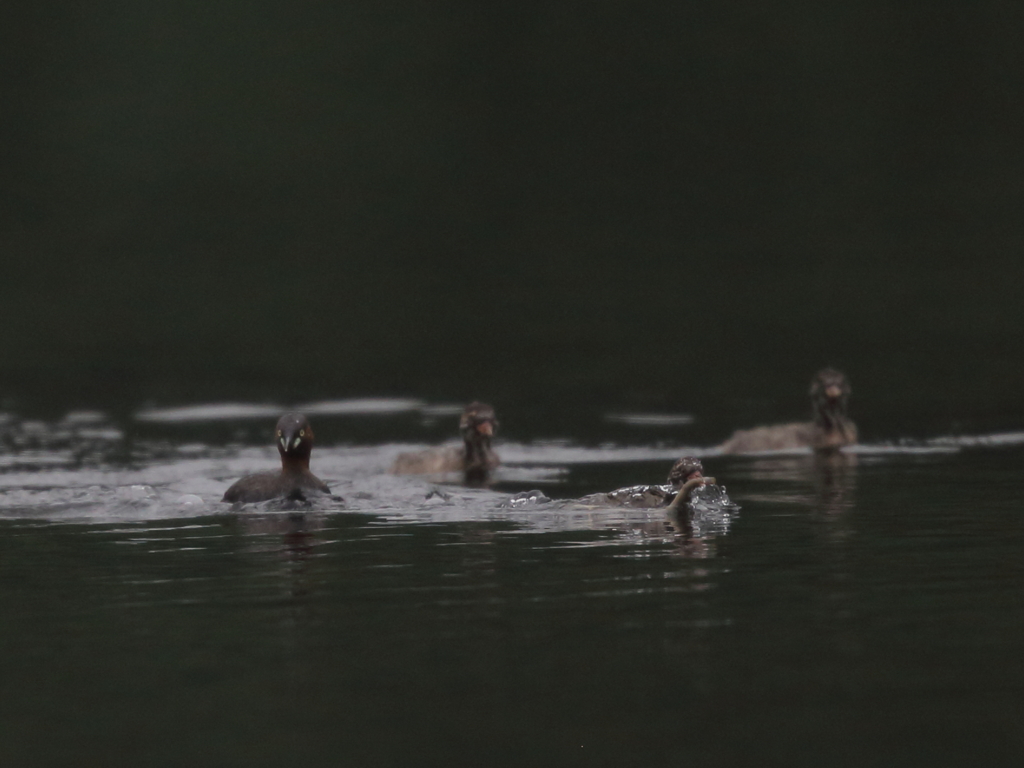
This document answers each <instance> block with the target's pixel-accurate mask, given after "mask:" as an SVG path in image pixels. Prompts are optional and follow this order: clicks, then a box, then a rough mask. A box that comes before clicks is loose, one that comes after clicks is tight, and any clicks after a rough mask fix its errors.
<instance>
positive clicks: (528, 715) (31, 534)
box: [0, 401, 1024, 766]
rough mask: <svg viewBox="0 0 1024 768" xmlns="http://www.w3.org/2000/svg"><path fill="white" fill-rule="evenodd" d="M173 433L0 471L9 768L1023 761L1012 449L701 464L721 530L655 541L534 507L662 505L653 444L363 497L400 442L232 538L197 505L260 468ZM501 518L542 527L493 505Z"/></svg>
mask: <svg viewBox="0 0 1024 768" xmlns="http://www.w3.org/2000/svg"><path fill="white" fill-rule="evenodd" d="M377 405H378V406H380V402H379V401H378V403H377ZM385 405H387V404H386V403H385ZM390 405H391V406H392V407H396V408H398V409H401V408H404V407H407V405H403V404H401V403H394V402H392V403H391V404H390ZM345 407H348V406H346V405H345V404H338V403H335V404H333V408H334V410H336V411H337V410H339V409H343V408H345ZM353 407H355V408H357V409H362V410H363V411H366V410H367V409H368V406H367V404H366V403H362V404H355V405H354V406H353ZM214 410H215V412H219V413H222V414H223V413H225V412H226V409H223V408H221V409H214ZM442 410H443V409H442ZM192 416H193V417H194V416H195V413H194V412H193V414H192ZM170 417H173V418H174V419H179V420H178V421H172V422H169V423H167V424H165V425H164V427H163V429H165V430H171V429H177V430H178V437H177V439H176V440H171V439H169V438H167V437H166V436H164V437H154V436H150V437H148V438H146V439H143V438H141V437H140V438H137V439H136V441H135V442H134V444H133V446H132V448H131V449H130V450H129V449H128V448H126V447H125V446H124V445H123V443H124V432H126V431H131V430H130V429H125V430H119V429H118V428H116V427H115V426H114V425H112V424H110V423H107V422H105V421H103V420H102V419H101V418H100V416H99V415H93V416H92V417H90V416H89V415H88V414H77V415H75V416H74V417H73V418H72V419H71V425H72V426H69V425H68V423H65V424H64V425H53V424H49V425H46V424H36V425H34V427H33V429H34V433H33V434H34V435H35V439H36V440H37V441H38V443H39V444H40V445H41V444H42V443H45V442H46V441H47V440H50V441H55V440H58V439H60V440H65V441H66V444H65V445H64V447H63V448H58V447H55V446H50V447H37V448H35V449H34V450H29V449H26V448H19V449H18V450H13V451H10V450H9V451H8V452H7V453H5V454H3V458H4V459H5V462H6V463H5V467H4V471H3V473H2V474H0V481H2V485H3V487H2V492H0V503H2V504H3V509H2V510H0V615H2V616H3V621H2V622H0V659H3V661H2V663H0V668H2V670H3V680H4V695H3V697H0V722H2V723H3V730H4V737H3V739H2V740H0V762H2V763H3V765H5V766H6V765H11V766H20V765H67V764H71V763H75V764H77V763H80V762H82V761H83V760H88V761H95V760H100V761H105V762H110V763H115V764H130V765H168V766H171V765H184V764H189V765H225V764H233V765H268V766H270V765H336V764H339V763H346V764H347V763H353V764H373V765H408V764H449V763H452V762H455V763H457V764H462V763H465V764H475V765H523V764H540V765H577V764H578V765H585V764H586V765H589V764H602V765H604V764H607V765H611V764H623V763H629V764H644V765H678V764H680V763H682V762H686V763H693V764H697V765H747V764H766V765H807V766H817V765H822V764H828V765H850V766H863V765H892V764H894V763H899V764H901V765H922V766H925V765H927V766H935V765H962V764H965V763H972V764H973V763H977V762H984V763H988V764H1007V763H1010V762H1012V761H1014V760H1015V759H1019V757H1020V755H1021V754H1022V751H1024V728H1022V726H1021V721H1020V717H1019V712H1020V708H1021V703H1022V699H1024V665H1022V663H1021V658H1022V653H1024V634H1022V632H1021V628H1022V627H1024V603H1022V602H1021V600H1020V595H1021V590H1022V588H1024V569H1022V568H1021V566H1020V563H1021V562H1022V557H1024V518H1021V515H1020V502H1019V489H1020V487H1021V479H1022V475H1021V469H1020V468H1021V459H1022V454H1021V449H1020V444H1021V441H1022V439H1024V438H1022V436H1021V435H1020V434H1012V435H1011V434H1006V435H996V436H989V437H987V438H985V439H984V440H982V441H981V444H980V445H978V444H975V445H971V444H970V442H971V441H963V440H956V439H953V438H950V439H944V440H937V441H932V442H930V443H928V444H920V443H919V444H906V443H905V444H903V445H902V446H897V445H881V444H879V445H867V446H864V447H862V448H861V449H860V450H858V451H857V452H855V453H852V454H850V455H849V456H847V457H845V458H844V459H843V460H842V461H837V462H824V463H823V462H820V461H816V460H815V459H814V458H813V457H811V456H808V455H763V456H758V457H724V456H718V457H716V456H715V454H714V451H713V450H708V449H704V451H703V453H704V454H705V466H706V468H708V469H709V471H711V472H713V473H714V474H715V475H716V476H717V477H718V479H719V482H722V483H726V484H727V486H728V489H729V494H730V496H731V497H732V498H733V499H734V500H735V501H736V502H738V503H739V504H740V505H741V507H742V508H741V510H740V511H739V512H738V513H737V514H735V515H734V516H733V518H732V521H731V524H729V525H727V526H725V527H718V528H713V529H705V530H703V531H701V530H700V529H698V530H696V532H694V531H690V532H687V531H686V530H684V529H680V528H679V527H675V526H673V525H671V524H670V523H669V522H668V521H667V519H666V517H665V514H664V513H663V512H662V511H661V510H623V509H595V508H580V507H574V506H572V505H569V506H566V505H564V504H563V503H559V502H557V500H558V499H568V498H572V497H577V496H580V495H583V494H585V493H590V492H594V491H598V490H607V489H610V488H612V487H615V486H616V485H622V484H624V483H627V482H660V481H661V480H662V478H663V476H664V473H665V472H666V470H667V468H668V466H669V465H670V464H671V459H672V457H674V456H676V455H678V454H679V453H680V452H682V451H688V450H692V449H691V448H686V447H685V445H684V444H682V443H680V442H679V441H678V440H675V441H674V442H673V444H663V442H662V443H661V444H659V441H655V440H653V438H652V435H651V433H650V431H649V430H651V429H655V427H653V426H646V427H644V429H646V430H647V431H642V432H641V433H640V435H641V436H642V440H641V439H636V440H634V442H633V443H632V444H625V443H620V444H619V445H617V446H614V445H610V444H608V445H605V446H601V447H586V446H584V445H580V444H579V443H576V442H573V441H556V442H552V441H541V442H532V443H516V442H514V441H505V442H504V443H502V444H501V445H499V448H500V450H501V452H502V454H503V456H504V457H505V460H506V465H507V466H506V467H504V468H503V469H502V470H501V472H500V473H499V475H498V478H497V483H496V485H495V486H493V487H492V488H490V489H476V490H474V489H460V488H459V487H458V486H454V485H445V484H440V485H439V484H438V483H437V482H436V481H435V480H430V479H423V478H395V477H391V476H388V475H386V474H382V473H383V472H384V470H385V469H386V467H387V466H388V464H389V462H390V460H391V458H393V456H394V455H395V453H396V452H397V451H398V450H400V449H401V448H402V447H403V446H402V444H400V443H392V442H383V443H365V442H363V443H351V444H349V445H336V446H330V445H328V446H324V447H321V448H319V449H317V451H316V452H315V454H314V457H313V458H314V461H313V467H314V469H316V470H317V471H318V472H319V473H320V474H321V476H322V477H324V478H325V479H327V480H328V481H329V482H330V483H331V485H332V487H333V489H334V490H335V491H336V492H337V493H340V494H342V495H343V496H345V498H346V506H345V507H344V508H342V507H341V505H340V504H338V503H337V502H330V501H328V502H324V503H323V504H321V505H320V506H318V507H317V508H315V509H306V510H292V511H287V510H279V509H278V508H275V507H273V505H271V508H270V509H268V508H261V507H253V508H248V509H243V510H240V511H239V510H231V508H229V507H228V506H227V505H223V504H221V503H220V502H219V501H218V500H217V499H218V498H219V495H220V493H222V492H223V489H224V488H225V487H226V485H227V482H228V481H229V479H230V478H233V477H235V476H237V475H238V474H241V473H242V472H243V471H247V470H249V469H255V468H259V467H261V466H266V465H267V464H268V463H272V462H273V460H274V457H273V455H272V453H271V451H270V450H268V449H264V448H247V447H244V445H241V444H237V443H232V444H228V445H224V446H217V445H212V444H208V443H204V442H202V441H201V440H200V439H199V438H200V437H201V435H202V434H204V428H203V427H201V426H199V425H197V424H196V423H194V422H189V421H187V418H190V417H189V416H188V414H187V413H185V414H181V413H179V414H177V415H175V414H174V413H173V412H172V413H170V414H169V418H170ZM147 418H148V417H147ZM353 418H354V417H351V416H350V417H345V418H343V417H340V416H337V417H335V418H334V419H333V420H332V419H330V418H328V417H327V416H323V417H321V422H323V423H324V425H325V427H326V426H327V425H331V424H334V425H336V426H338V425H341V424H344V423H348V424H352V423H354V422H353ZM361 418H362V419H363V423H364V425H368V424H370V423H375V424H376V425H377V427H376V429H377V430H378V432H380V433H388V432H389V431H390V432H392V433H394V432H401V431H402V430H406V431H409V430H413V429H414V427H415V424H416V423H420V422H417V421H416V419H412V420H409V419H408V417H402V416H401V415H390V416H389V415H380V414H378V415H376V416H369V415H363V416H362V417H361ZM403 418H405V419H406V420H405V421H403ZM431 418H432V417H428V419H427V420H428V421H430V419H431ZM182 419H185V420H182ZM451 419H452V417H451V416H450V415H449V416H447V417H446V418H445V420H444V421H445V422H448V421H451ZM640 421H641V423H643V421H644V420H642V419H641V420H640ZM674 421H675V422H678V421H685V420H684V419H680V417H678V416H677V417H676V418H675V420H674ZM227 423H228V424H231V425H233V428H234V429H235V430H244V428H245V427H244V425H245V424H246V422H245V421H244V420H238V419H229V420H228V421H227ZM403 424H404V425H405V426H403ZM85 425H87V426H85ZM388 425H390V426H388ZM29 426H32V425H25V424H24V423H22V424H21V425H20V426H18V427H17V428H16V429H15V428H13V427H12V428H11V429H12V432H10V433H9V439H11V440H14V439H15V438H14V437H11V435H12V434H13V435H17V436H18V437H17V439H18V440H27V439H28V438H27V437H26V434H27V433H26V430H27V428H28V427H29ZM449 426H450V425H449ZM366 428H369V427H368V426H366ZM685 428H686V427H685V426H684V425H680V424H678V423H675V424H674V426H673V427H672V430H673V432H674V433H675V434H678V433H679V432H680V431H682V430H685ZM134 429H136V430H142V431H145V430H146V429H149V430H153V429H155V428H154V427H153V426H152V425H150V426H149V427H147V426H145V423H142V424H141V425H139V424H137V425H136V426H135V427H134ZM207 429H208V428H207ZM30 431H31V430H30ZM324 431H325V430H324V429H321V432H324ZM69 434H70V436H69ZM405 445H408V444H405ZM698 450H699V449H698ZM126 451H127V452H128V453H130V454H131V456H130V458H129V459H128V460H125V459H124V457H123V454H124V453H125V452H126ZM118 455H120V456H121V458H117V456H118ZM111 456H114V457H115V458H111ZM527 488H541V489H543V490H544V492H545V493H546V494H547V495H548V496H550V497H552V498H553V499H555V500H556V502H554V503H550V504H544V503H542V504H536V505H525V506H522V507H510V506H509V505H508V503H507V502H508V499H509V498H510V496H511V495H512V494H513V493H515V492H517V491H521V490H524V489H527ZM434 489H440V490H441V491H442V493H441V494H436V493H431V491H432V490H434Z"/></svg>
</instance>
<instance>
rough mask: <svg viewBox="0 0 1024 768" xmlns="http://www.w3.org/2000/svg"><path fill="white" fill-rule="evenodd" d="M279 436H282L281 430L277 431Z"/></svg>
mask: <svg viewBox="0 0 1024 768" xmlns="http://www.w3.org/2000/svg"><path fill="white" fill-rule="evenodd" d="M277 436H278V437H280V436H281V430H280V429H279V430H277Z"/></svg>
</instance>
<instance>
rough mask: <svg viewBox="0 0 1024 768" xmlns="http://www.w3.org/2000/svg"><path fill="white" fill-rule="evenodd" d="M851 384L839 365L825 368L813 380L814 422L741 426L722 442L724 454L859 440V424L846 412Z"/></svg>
mask: <svg viewBox="0 0 1024 768" xmlns="http://www.w3.org/2000/svg"><path fill="white" fill-rule="evenodd" d="M850 391H851V390H850V383H849V382H848V381H847V380H846V376H845V375H843V374H842V373H841V372H840V371H837V370H836V369H835V368H823V369H822V370H820V371H818V372H817V373H816V374H814V378H813V379H811V391H810V395H811V408H812V412H813V415H814V418H813V420H812V421H809V422H803V421H801V422H796V423H793V424H775V425H773V426H768V427H755V428H753V429H741V430H738V431H736V432H734V433H733V435H732V437H730V438H729V439H728V440H726V441H725V442H724V443H722V445H721V447H720V448H721V451H722V453H759V452H761V451H781V450H789V449H794V448H813V449H814V450H815V451H818V452H820V453H830V452H834V451H837V450H839V449H840V448H842V447H843V446H844V445H854V444H855V443H856V442H857V425H856V424H854V423H853V422H852V421H851V420H850V419H849V417H847V415H846V404H847V401H848V400H849V399H850Z"/></svg>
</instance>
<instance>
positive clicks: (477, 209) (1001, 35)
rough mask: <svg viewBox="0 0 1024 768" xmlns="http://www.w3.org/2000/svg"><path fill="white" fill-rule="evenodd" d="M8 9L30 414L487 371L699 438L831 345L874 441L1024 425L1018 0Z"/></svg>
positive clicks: (513, 421)
mask: <svg viewBox="0 0 1024 768" xmlns="http://www.w3.org/2000/svg"><path fill="white" fill-rule="evenodd" d="M2 15H3V18H2V21H0V62H2V67H3V78H2V80H0V97H2V111H3V118H2V120H0V170H2V181H0V253H2V259H3V278H2V282H0V395H2V396H3V397H4V398H6V402H7V403H8V405H13V407H15V408H17V409H19V410H20V411H21V412H24V413H54V414H57V413H60V412H62V411H63V410H65V409H67V408H73V407H100V408H106V409H110V410H112V411H114V412H115V413H125V414H127V413H130V412H131V411H132V410H134V409H135V408H137V407H139V406H140V405H142V404H145V403H151V404H158V405H170V404H176V403H185V402H195V401H201V400H208V399H256V400H272V401H275V402H289V401H301V400H303V399H307V398H317V397H344V396H356V395H360V396H361V395H415V396H419V397H427V398H432V399H443V400H456V401H457V400H462V399H468V398H475V397H479V398H484V399H489V400H492V401H494V402H495V403H496V404H497V405H498V406H499V409H500V411H501V412H502V413H503V414H512V418H507V417H506V418H505V420H504V423H505V427H506V429H507V430H511V432H508V431H506V434H513V435H515V434H516V431H517V429H518V430H519V434H520V436H523V435H525V434H543V433H545V432H547V433H557V434H563V435H566V434H568V435H572V434H577V435H578V434H585V433H586V432H587V430H588V429H589V430H591V433H592V435H593V436H595V437H596V436H597V434H598V432H599V430H600V423H599V422H598V421H597V420H595V419H593V418H591V416H590V415H592V414H595V413H599V412H602V411H606V410H618V409H635V410H643V411H647V410H654V411H659V410H661V411H674V412H680V411H681V412H689V413H694V414H695V415H696V416H697V417H698V425H701V426H700V427H699V429H700V430H704V431H703V432H699V433H698V434H700V435H702V436H703V437H705V438H707V439H711V438H712V437H714V438H718V437H722V436H724V435H725V434H727V433H728V431H730V430H731V429H732V428H734V427H737V426H743V425H746V424H750V423H752V422H754V421H759V420H767V419H774V418H791V417H794V416H800V415H802V414H803V413H804V411H805V410H806V403H805V397H806V387H807V381H808V379H809V377H810V374H811V373H812V372H813V371H814V370H815V369H816V368H818V367H820V366H821V365H824V364H834V365H838V366H841V367H843V368H845V369H846V370H847V371H848V373H849V374H850V376H851V379H852V380H853V384H854V388H855V395H854V407H853V411H854V415H855V416H856V417H857V419H858V421H859V422H860V423H861V427H862V434H863V435H864V437H865V438H867V439H895V438H899V437H903V436H923V435H935V434H945V433H949V432H957V431H967V432H970V431H985V430H993V429H1011V428H1018V427H1020V426H1022V425H1024V407H1022V405H1021V402H1020V397H1019V392H1020V390H1021V381H1022V373H1024V362H1022V355H1021V351H1022V348H1024V345H1022V324H1021V319H1020V318H1021V311H1020V309H1019V305H1020V286H1021V282H1022V278H1024V268H1022V266H1021V263H1022V259H1021V252H1022V246H1024V216H1022V212H1024V188H1022V178H1024V150H1022V142H1021V136H1022V131H1021V127H1022V126H1021V123H1022V120H1021V117H1022V106H1021V105H1022V94H1024V62H1022V53H1021V51H1022V47H1021V45H1020V32H1021V29H1022V22H1024V8H1022V6H1021V5H1020V4H1018V3H1012V2H994V1H990V2H980V3H974V4H971V5H969V6H964V5H963V4H960V3H952V2H944V3H934V2H930V3H895V2H891V3H884V2H869V1H865V2H843V3H837V4H829V3H810V2H788V3H783V4H774V5H765V4H763V3H754V2H738V3H730V4H717V5H707V4H694V3H676V2H671V3H669V2H663V3H645V4H642V5H638V4H629V3H608V2H589V3H558V4H551V3H539V2H518V3H515V4H506V5H505V6H504V7H499V6H485V5H482V4H479V3H469V2H437V3H431V4H422V3H410V2H379V1H378V0H375V2H372V3H369V2H354V3H338V4H327V3H303V2H296V3H288V4H282V3H266V2H251V1H250V2H245V3H242V2H220V3H216V4H213V5H211V4H209V3H199V2H181V1H178V2H175V1H168V2H162V3H150V4H139V3H127V2H124V3H117V2H98V3H95V2H94V3H74V2H73V3H68V4H62V5H59V6H58V5H56V4H53V5H46V4H35V3H18V4H15V5H11V4H9V5H8V6H6V10H4V11H3V12H2ZM588 414H590V415H588ZM517 423H518V425H519V426H518V427H517ZM588 425H589V426H588Z"/></svg>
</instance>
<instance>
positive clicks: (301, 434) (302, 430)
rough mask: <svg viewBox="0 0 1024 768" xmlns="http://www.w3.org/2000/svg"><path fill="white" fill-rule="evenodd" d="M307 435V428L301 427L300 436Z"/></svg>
mask: <svg viewBox="0 0 1024 768" xmlns="http://www.w3.org/2000/svg"><path fill="white" fill-rule="evenodd" d="M305 436H306V430H304V429H300V430H299V437H305Z"/></svg>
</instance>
